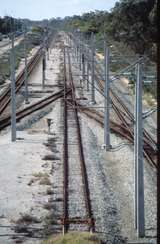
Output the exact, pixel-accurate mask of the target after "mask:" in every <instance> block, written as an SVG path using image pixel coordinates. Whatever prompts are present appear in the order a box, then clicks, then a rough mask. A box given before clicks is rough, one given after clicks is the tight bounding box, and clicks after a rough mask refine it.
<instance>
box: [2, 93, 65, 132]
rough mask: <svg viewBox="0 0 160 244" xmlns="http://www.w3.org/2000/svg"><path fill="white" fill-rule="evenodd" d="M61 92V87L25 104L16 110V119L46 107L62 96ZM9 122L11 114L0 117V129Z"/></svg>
mask: <svg viewBox="0 0 160 244" xmlns="http://www.w3.org/2000/svg"><path fill="white" fill-rule="evenodd" d="M69 92H70V90H66V93H67V94H68V93H69ZM63 94H64V90H63V89H62V90H60V91H59V92H56V93H54V94H52V95H50V96H48V97H45V98H43V99H41V100H39V101H38V102H36V103H33V104H31V105H29V106H27V107H26V108H24V109H21V110H19V111H17V112H16V121H17V122H19V121H20V120H21V119H23V118H24V117H26V116H28V115H30V114H32V113H34V112H36V111H38V110H40V109H42V108H44V107H46V106H47V105H49V104H51V103H52V102H54V101H56V100H57V99H59V98H61V97H63ZM10 124H11V115H10V114H8V115H6V116H3V117H2V118H0V130H2V129H4V128H6V127H7V126H9V125H10Z"/></svg>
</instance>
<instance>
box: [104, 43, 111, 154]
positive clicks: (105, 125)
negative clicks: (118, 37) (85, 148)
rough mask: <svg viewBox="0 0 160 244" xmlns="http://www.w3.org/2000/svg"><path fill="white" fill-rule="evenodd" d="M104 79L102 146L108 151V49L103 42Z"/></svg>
mask: <svg viewBox="0 0 160 244" xmlns="http://www.w3.org/2000/svg"><path fill="white" fill-rule="evenodd" d="M104 76H105V77H104V78H105V89H104V92H105V106H104V109H105V111H104V144H105V146H106V150H109V149H110V123H109V116H110V96H109V93H110V80H109V49H108V47H107V44H106V41H104Z"/></svg>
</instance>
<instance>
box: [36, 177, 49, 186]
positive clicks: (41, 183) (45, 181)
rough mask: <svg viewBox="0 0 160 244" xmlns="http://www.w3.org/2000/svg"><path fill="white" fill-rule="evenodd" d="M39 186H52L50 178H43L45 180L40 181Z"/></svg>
mask: <svg viewBox="0 0 160 244" xmlns="http://www.w3.org/2000/svg"><path fill="white" fill-rule="evenodd" d="M39 184H40V185H48V186H49V185H51V181H50V179H49V177H46V176H45V177H43V178H41V179H40V181H39Z"/></svg>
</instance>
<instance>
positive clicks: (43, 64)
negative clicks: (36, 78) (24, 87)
mask: <svg viewBox="0 0 160 244" xmlns="http://www.w3.org/2000/svg"><path fill="white" fill-rule="evenodd" d="M45 70H46V55H45V51H44V52H43V58H42V87H43V88H44V86H45V78H46V77H45Z"/></svg>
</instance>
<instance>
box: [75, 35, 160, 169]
mask: <svg viewBox="0 0 160 244" xmlns="http://www.w3.org/2000/svg"><path fill="white" fill-rule="evenodd" d="M73 41H74V42H75V40H74V38H73ZM76 45H77V44H76V42H75V46H76ZM87 48H89V47H87ZM85 58H86V59H89V60H91V57H90V53H89V52H87V53H85ZM90 69H91V66H90ZM103 72H104V71H103V69H102V67H101V65H100V62H98V60H97V57H96V59H95V79H96V81H97V84H98V86H99V88H100V90H101V91H102V93H103V94H104V84H105V83H104V79H103V75H102V74H103ZM110 98H111V104H112V108H113V111H114V113H115V114H116V117H117V119H118V120H119V123H118V122H117V121H116V123H115V122H114V123H113V121H110V123H111V129H112V131H114V132H115V133H118V134H119V135H121V136H123V137H125V138H126V139H128V140H129V141H131V142H132V143H133V142H134V128H133V124H134V115H133V113H132V112H131V111H130V110H129V109H128V107H127V106H126V105H125V104H124V102H123V101H122V99H120V97H119V96H118V95H117V94H116V93H115V92H114V90H113V89H112V87H111V88H110ZM84 111H85V113H88V115H90V116H91V113H92V112H91V111H89V110H87V111H86V109H85V110H84V109H83V112H84ZM93 117H94V119H96V120H98V122H100V123H101V124H102V118H101V121H100V120H99V118H98V119H97V118H95V116H93V114H92V118H93ZM118 127H119V128H118ZM143 140H144V156H145V158H146V159H147V160H148V162H149V163H151V164H152V165H154V166H155V167H156V154H157V143H156V141H155V140H154V139H153V138H152V136H151V135H150V134H149V133H148V132H147V131H146V130H145V129H144V130H143Z"/></svg>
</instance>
